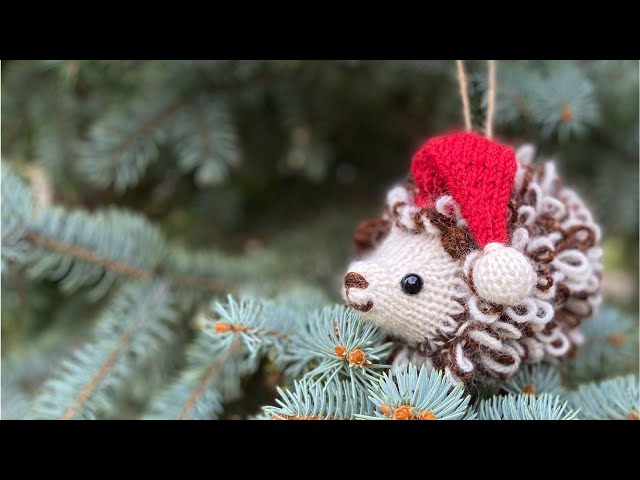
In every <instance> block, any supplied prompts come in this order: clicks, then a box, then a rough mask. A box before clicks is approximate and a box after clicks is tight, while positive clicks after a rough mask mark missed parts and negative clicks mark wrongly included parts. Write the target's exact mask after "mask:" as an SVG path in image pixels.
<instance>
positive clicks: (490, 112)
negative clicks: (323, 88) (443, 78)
mask: <svg viewBox="0 0 640 480" xmlns="http://www.w3.org/2000/svg"><path fill="white" fill-rule="evenodd" d="M456 67H457V70H458V84H459V85H460V98H461V99H462V113H463V115H464V128H465V130H466V131H467V132H470V131H471V130H472V127H471V109H470V107H469V92H468V90H467V76H466V74H465V72H464V63H463V61H462V60H456ZM495 110H496V61H495V60H487V112H486V118H485V123H484V135H485V137H487V138H488V139H492V138H493V116H494V113H495Z"/></svg>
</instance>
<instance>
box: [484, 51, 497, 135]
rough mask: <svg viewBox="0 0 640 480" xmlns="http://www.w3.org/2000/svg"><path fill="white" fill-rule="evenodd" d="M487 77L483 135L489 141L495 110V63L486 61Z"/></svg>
mask: <svg viewBox="0 0 640 480" xmlns="http://www.w3.org/2000/svg"><path fill="white" fill-rule="evenodd" d="M487 70H488V72H487V76H488V85H489V86H488V89H487V118H486V119H485V124H484V135H485V137H487V138H488V139H489V140H491V138H492V137H493V114H494V112H495V108H496V61H495V60H488V61H487Z"/></svg>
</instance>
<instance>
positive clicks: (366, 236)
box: [353, 218, 391, 255]
mask: <svg viewBox="0 0 640 480" xmlns="http://www.w3.org/2000/svg"><path fill="white" fill-rule="evenodd" d="M390 230H391V222H390V221H388V220H385V219H384V218H368V219H366V220H363V221H361V222H360V223H359V224H358V226H357V227H356V229H355V231H354V232H353V246H354V248H355V251H356V254H358V255H363V254H366V253H369V252H371V251H372V250H374V249H375V248H376V247H377V246H378V245H380V243H382V240H384V238H385V237H386V236H387V234H388V233H389V231H390Z"/></svg>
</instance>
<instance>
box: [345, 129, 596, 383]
mask: <svg viewBox="0 0 640 480" xmlns="http://www.w3.org/2000/svg"><path fill="white" fill-rule="evenodd" d="M534 156H535V149H534V148H533V147H532V146H530V145H524V146H522V147H521V148H519V149H518V151H517V152H514V151H513V150H512V149H511V148H510V147H507V146H503V145H499V144H498V143H496V142H492V141H490V140H487V139H486V138H483V137H481V136H479V135H476V134H472V133H464V134H460V133H454V134H450V135H445V136H442V137H437V138H434V139H432V140H430V141H429V142H427V143H426V144H425V145H423V146H422V147H421V148H420V150H419V151H418V152H417V153H416V155H415V156H414V157H413V161H412V164H411V172H412V179H411V180H410V181H409V182H408V183H407V184H405V185H398V186H395V187H393V188H392V189H391V190H389V192H388V193H387V198H386V202H385V208H384V211H383V213H382V215H381V217H380V218H379V221H377V222H374V223H371V221H369V222H368V223H363V224H361V225H360V226H359V229H358V230H357V231H356V234H354V243H355V244H356V245H357V246H358V250H359V252H360V258H359V259H358V260H356V261H354V262H353V263H352V264H351V265H349V268H348V270H347V273H346V275H345V282H344V285H343V296H344V298H345V301H346V302H347V303H348V304H349V305H351V306H353V307H354V308H357V309H358V310H360V311H361V312H362V314H363V315H364V318H366V319H368V320H369V321H371V322H372V323H374V324H375V325H377V326H379V327H380V328H382V329H384V330H386V331H387V332H389V334H390V335H391V336H392V338H394V339H395V341H396V342H397V343H398V347H399V348H397V349H396V354H395V357H394V360H393V363H394V365H402V364H403V363H407V362H409V361H410V362H412V363H416V364H418V365H419V364H426V365H428V366H431V367H433V368H438V369H440V370H443V371H445V373H446V374H447V375H448V376H449V377H450V378H451V379H452V380H453V381H454V382H462V383H465V384H469V383H475V382H478V381H486V380H487V379H491V378H496V379H505V378H507V377H509V376H510V375H512V374H513V373H515V372H516V371H517V370H518V369H519V368H520V366H521V365H522V364H523V363H538V362H552V363H553V362H558V361H559V360H561V359H562V358H564V357H567V356H568V355H570V354H572V352H574V351H575V349H576V348H577V347H578V346H580V345H581V344H582V343H583V342H584V335H583V334H582V332H581V329H580V323H581V322H582V320H583V319H585V318H587V317H589V316H591V315H593V314H594V313H595V312H596V310H597V308H598V306H599V304H600V302H601V295H600V281H601V275H602V273H601V272H602V264H601V261H600V260H601V257H602V249H601V248H600V246H599V243H600V237H601V234H600V229H599V227H598V225H597V224H596V223H595V222H594V220H593V217H592V215H591V212H590V211H589V209H588V208H587V207H586V206H585V204H584V203H583V202H582V200H581V199H580V197H579V196H578V195H577V194H576V192H574V191H573V190H572V189H570V188H568V187H565V186H564V185H563V184H562V182H561V180H560V178H559V177H558V175H557V173H556V169H555V165H554V164H553V163H552V162H542V163H532V160H533V158H534ZM374 227H375V228H374ZM409 274H413V275H417V276H419V277H420V279H421V280H422V288H421V289H420V291H419V292H417V293H415V292H412V294H410V295H409V294H407V293H406V292H405V291H403V289H402V284H401V281H402V279H403V278H404V277H405V276H406V275H409Z"/></svg>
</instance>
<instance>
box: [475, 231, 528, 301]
mask: <svg viewBox="0 0 640 480" xmlns="http://www.w3.org/2000/svg"><path fill="white" fill-rule="evenodd" d="M535 284H536V274H535V272H534V271H533V267H532V266H531V264H530V263H529V261H528V260H527V259H526V258H525V257H524V255H523V254H522V253H520V252H519V251H518V250H516V249H515V248H512V247H505V246H504V245H502V244H500V243H489V244H487V245H486V246H485V247H484V250H483V252H482V254H481V255H479V257H478V258H477V260H476V261H475V262H474V263H473V285H474V287H475V289H476V292H477V293H478V295H479V296H480V297H481V298H483V299H485V300H487V301H489V302H491V303H495V304H498V305H518V304H519V303H521V302H522V301H523V300H524V299H525V298H527V297H528V296H529V295H530V294H531V290H533V287H534V286H535Z"/></svg>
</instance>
